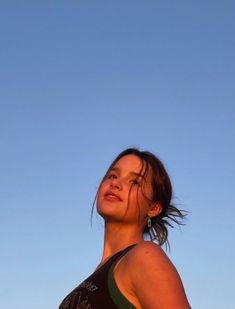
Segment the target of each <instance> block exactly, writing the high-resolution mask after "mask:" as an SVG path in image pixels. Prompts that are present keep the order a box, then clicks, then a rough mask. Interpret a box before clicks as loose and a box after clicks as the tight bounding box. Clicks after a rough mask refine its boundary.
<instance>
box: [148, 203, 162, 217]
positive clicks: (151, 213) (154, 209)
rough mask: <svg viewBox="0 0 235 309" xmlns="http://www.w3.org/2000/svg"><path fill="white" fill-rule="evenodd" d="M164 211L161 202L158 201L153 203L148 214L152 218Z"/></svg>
mask: <svg viewBox="0 0 235 309" xmlns="http://www.w3.org/2000/svg"><path fill="white" fill-rule="evenodd" d="M161 211H162V205H161V203H160V202H156V203H154V204H153V205H152V207H151V209H150V210H149V211H148V216H149V217H150V218H152V217H156V216H157V215H159V214H160V213H161Z"/></svg>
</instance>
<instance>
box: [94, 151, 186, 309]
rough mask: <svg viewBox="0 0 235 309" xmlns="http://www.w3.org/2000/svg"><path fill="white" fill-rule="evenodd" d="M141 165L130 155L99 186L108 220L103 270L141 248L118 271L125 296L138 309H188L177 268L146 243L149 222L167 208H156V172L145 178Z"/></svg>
mask: <svg viewBox="0 0 235 309" xmlns="http://www.w3.org/2000/svg"><path fill="white" fill-rule="evenodd" d="M142 164H143V163H142V161H141V160H140V158H139V157H137V156H135V155H133V154H128V155H125V156H123V157H121V158H120V159H119V160H118V161H117V162H116V163H115V165H114V166H113V167H112V169H111V170H110V171H109V172H108V174H107V175H106V177H105V178H104V180H103V181H102V183H101V184H100V187H99V190H98V196H97V211H98V213H99V214H100V215H101V216H102V217H103V218H104V222H105V229H104V248H103V256H102V259H101V262H100V264H99V266H98V267H100V266H101V265H102V264H103V263H104V262H105V261H106V260H107V259H108V258H109V257H110V256H112V255H113V254H115V253H116V252H118V251H120V250H122V249H124V248H126V247H128V246H130V245H132V244H136V246H135V247H134V248H133V249H132V250H130V251H129V252H128V253H127V254H126V255H125V256H124V257H123V258H121V260H120V261H119V262H118V264H117V265H116V266H115V269H114V279H115V281H116V283H117V286H118V287H119V289H120V291H121V292H122V294H123V295H124V296H125V297H126V298H127V299H128V300H129V301H130V302H131V303H132V304H133V305H134V306H135V307H136V308H137V309H158V308H159V309H171V308H172V309H173V308H174V309H189V308H190V306H189V303H188V301H187V298H186V295H185V292H184V288H183V285H182V282H181V279H180V277H179V275H178V273H177V271H176V269H175V267H174V265H173V264H172V263H171V262H170V260H169V259H168V257H167V256H166V254H165V253H164V251H163V250H162V249H161V247H160V246H158V245H156V244H154V243H152V242H149V241H144V239H143V230H144V227H145V225H146V222H147V218H148V217H152V216H157V215H158V214H159V213H160V212H161V210H162V208H161V204H160V203H159V202H155V203H153V202H151V199H152V194H153V190H152V170H151V168H149V169H148V172H147V174H146V175H145V176H144V174H143V171H144V170H145V166H143V165H142ZM145 164H146V163H145ZM143 176H144V177H143Z"/></svg>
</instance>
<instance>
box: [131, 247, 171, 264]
mask: <svg viewBox="0 0 235 309" xmlns="http://www.w3.org/2000/svg"><path fill="white" fill-rule="evenodd" d="M128 260H129V263H137V264H139V263H141V264H142V266H144V265H145V264H146V265H147V266H148V267H149V266H150V264H158V263H169V266H173V264H172V263H171V261H170V259H169V258H168V256H167V255H166V253H165V252H164V251H163V249H162V248H161V247H160V246H159V245H157V244H155V243H153V242H151V241H143V242H140V243H138V244H137V245H136V246H135V247H134V248H133V249H132V250H131V251H130V255H129V259H128ZM149 263H150V264H149Z"/></svg>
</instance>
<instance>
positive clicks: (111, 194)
mask: <svg viewBox="0 0 235 309" xmlns="http://www.w3.org/2000/svg"><path fill="white" fill-rule="evenodd" d="M104 197H105V198H106V199H108V200H111V201H115V200H118V201H120V202H121V201H122V199H121V198H120V196H119V195H117V194H116V193H114V192H113V191H107V192H106V193H105V195H104Z"/></svg>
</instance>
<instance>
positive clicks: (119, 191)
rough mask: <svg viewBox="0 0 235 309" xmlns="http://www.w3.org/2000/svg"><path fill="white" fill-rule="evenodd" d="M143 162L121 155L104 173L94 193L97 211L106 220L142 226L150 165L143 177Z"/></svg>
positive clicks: (147, 203) (149, 191) (148, 194)
mask: <svg viewBox="0 0 235 309" xmlns="http://www.w3.org/2000/svg"><path fill="white" fill-rule="evenodd" d="M145 164H146V163H145V162H144V165H143V163H142V161H141V159H140V158H139V157H137V156H135V155H132V154H130V155H125V156H123V157H122V158H121V159H120V160H118V161H117V162H116V164H115V165H114V166H113V167H112V168H111V170H110V171H109V172H108V173H107V175H106V177H105V179H104V180H103V182H102V183H101V185H100V187H99V191H98V196H97V211H98V213H99V214H100V215H101V216H102V217H103V218H104V219H105V220H106V221H116V222H122V223H127V224H133V223H134V224H138V225H140V223H141V226H142V225H143V226H144V225H145V223H146V218H147V215H148V211H149V210H150V209H151V204H152V203H151V202H150V200H151V197H152V193H153V192H152V185H151V183H152V171H151V169H150V168H149V169H148V173H147V174H146V175H145V177H143V176H144V175H143V174H144V170H145V168H146V166H145ZM146 197H147V198H146Z"/></svg>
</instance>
